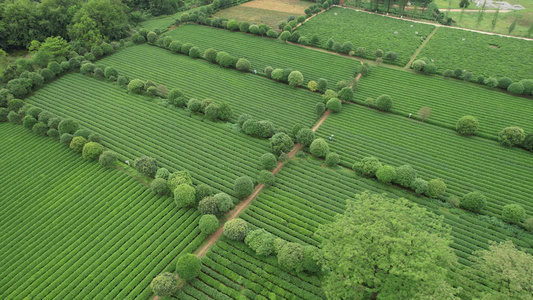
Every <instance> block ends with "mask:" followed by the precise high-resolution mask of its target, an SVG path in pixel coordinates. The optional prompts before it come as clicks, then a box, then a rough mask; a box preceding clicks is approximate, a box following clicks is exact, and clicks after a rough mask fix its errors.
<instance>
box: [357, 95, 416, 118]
mask: <svg viewBox="0 0 533 300" xmlns="http://www.w3.org/2000/svg"><path fill="white" fill-rule="evenodd" d="M392 104H393V102H392V97H391V96H389V95H385V94H383V95H381V96H379V97H378V98H377V99H375V100H374V98H370V97H369V98H366V100H365V105H366V106H368V107H375V108H377V109H379V110H381V111H390V110H391V109H392ZM423 119H425V118H423Z"/></svg>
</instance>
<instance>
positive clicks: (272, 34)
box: [266, 29, 278, 39]
mask: <svg viewBox="0 0 533 300" xmlns="http://www.w3.org/2000/svg"><path fill="white" fill-rule="evenodd" d="M266 34H267V36H268V37H269V38H271V39H277V38H278V33H277V32H275V31H274V30H272V29H269V30H268V31H267V33H266Z"/></svg>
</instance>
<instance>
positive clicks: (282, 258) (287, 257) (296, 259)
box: [278, 243, 304, 272]
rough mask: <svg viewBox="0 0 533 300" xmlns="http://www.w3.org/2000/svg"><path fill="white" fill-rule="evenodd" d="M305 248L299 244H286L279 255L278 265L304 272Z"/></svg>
mask: <svg viewBox="0 0 533 300" xmlns="http://www.w3.org/2000/svg"><path fill="white" fill-rule="evenodd" d="M303 259H304V246H302V245H300V244H298V243H286V244H285V245H283V247H281V249H280V250H279V253H278V264H279V265H280V266H281V267H282V268H284V269H287V270H294V271H296V272H301V271H303Z"/></svg>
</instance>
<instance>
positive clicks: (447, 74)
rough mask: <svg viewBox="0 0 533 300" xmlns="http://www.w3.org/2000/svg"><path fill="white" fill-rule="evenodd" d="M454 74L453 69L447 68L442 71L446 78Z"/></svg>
mask: <svg viewBox="0 0 533 300" xmlns="http://www.w3.org/2000/svg"><path fill="white" fill-rule="evenodd" d="M454 75H455V73H453V71H452V70H445V71H444V72H443V73H442V76H444V77H445V78H449V77H453V76H454Z"/></svg>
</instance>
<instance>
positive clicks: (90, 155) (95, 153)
mask: <svg viewBox="0 0 533 300" xmlns="http://www.w3.org/2000/svg"><path fill="white" fill-rule="evenodd" d="M75 138H76V137H75ZM102 153H104V146H102V145H101V144H99V143H96V142H88V143H86V144H85V145H84V146H83V152H82V156H83V158H86V159H90V160H93V159H97V158H99V157H100V155H102Z"/></svg>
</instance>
